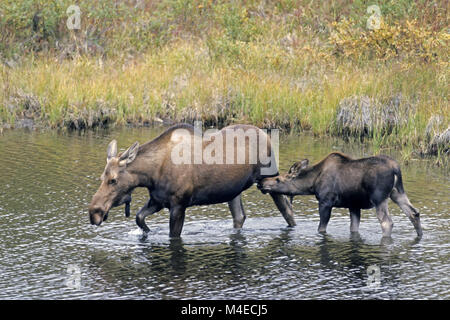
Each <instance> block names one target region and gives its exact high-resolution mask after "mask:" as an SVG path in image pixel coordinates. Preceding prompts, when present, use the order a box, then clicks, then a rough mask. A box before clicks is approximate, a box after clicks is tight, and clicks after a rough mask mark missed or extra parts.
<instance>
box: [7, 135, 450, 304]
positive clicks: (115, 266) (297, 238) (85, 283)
mask: <svg viewBox="0 0 450 320" xmlns="http://www.w3.org/2000/svg"><path fill="white" fill-rule="evenodd" d="M162 130H163V129H162V128H154V129H149V128H141V129H130V128H125V129H115V130H109V131H97V132H92V131H91V132H86V133H65V134H58V133H55V132H41V133H36V132H27V131H22V130H15V131H6V132H4V133H3V135H0V154H1V157H0V170H1V179H0V298H1V299H79V298H82V299H192V298H193V299H374V298H375V299H449V298H450V286H449V276H448V275H449V274H450V264H449V254H450V250H449V249H450V246H449V240H450V237H449V224H450V211H449V204H450V203H449V197H448V195H449V191H450V190H449V186H450V184H449V182H450V181H449V175H448V170H447V169H441V168H436V167H433V166H431V165H430V162H429V161H427V160H413V161H411V163H410V164H409V165H407V166H406V165H403V166H402V170H403V179H404V185H405V189H406V192H407V194H408V196H409V198H410V200H411V202H412V203H413V204H414V206H415V207H417V208H418V209H419V210H420V212H421V214H422V217H421V219H422V226H423V229H424V236H423V238H422V239H420V240H419V239H417V238H416V233H415V230H414V228H413V226H412V225H411V223H410V222H409V220H408V219H407V218H406V216H405V215H404V214H403V212H401V210H400V209H399V208H398V207H396V206H395V204H394V203H393V202H390V204H389V207H390V213H391V216H392V219H393V221H394V230H393V234H392V239H390V240H386V239H382V237H381V228H380V226H379V223H378V220H377V218H376V216H375V213H374V211H373V210H364V211H363V212H362V217H361V227H360V232H359V234H357V235H351V234H350V231H349V228H350V219H349V214H348V212H347V211H346V210H344V209H334V210H333V214H332V217H331V221H330V223H329V226H328V229H327V234H325V235H321V234H318V233H317V231H316V230H317V226H318V223H319V216H318V212H317V201H316V200H315V198H314V197H309V196H304V197H296V198H295V201H294V209H295V212H296V222H297V226H296V227H295V228H288V227H286V223H285V221H284V219H283V218H282V217H281V215H280V213H279V212H278V211H277V209H276V207H275V205H274V204H273V203H272V201H271V199H270V197H269V196H268V195H262V194H261V193H260V192H259V191H258V190H257V189H256V187H255V186H254V187H252V188H251V189H249V190H247V191H245V192H244V195H243V202H244V207H245V210H246V213H247V220H246V222H245V224H244V228H243V229H241V230H234V229H233V228H232V220H231V214H230V213H229V211H228V207H227V205H226V204H222V205H214V206H202V207H193V208H189V209H188V210H187V213H186V222H185V227H184V229H183V233H182V237H181V239H170V238H169V236H168V234H169V227H168V221H169V218H168V211H167V210H163V211H161V212H159V213H157V214H155V215H153V216H152V217H149V218H147V220H146V221H147V224H148V225H149V227H150V229H151V232H150V233H149V234H148V236H147V237H143V235H142V233H141V231H140V230H139V229H138V228H137V226H136V224H135V221H134V213H135V212H137V210H138V209H139V208H140V207H141V206H142V205H144V203H145V202H146V200H147V198H148V194H147V191H146V190H136V191H135V192H134V194H133V202H132V207H131V208H132V215H131V217H130V218H128V219H127V218H125V216H124V213H123V207H120V208H115V209H113V210H111V212H110V214H109V218H108V220H107V221H106V222H104V223H103V224H102V225H101V226H100V227H95V226H92V225H90V223H89V219H88V214H87V205H88V204H89V202H90V200H91V197H92V195H93V194H94V193H95V191H96V190H97V188H98V186H99V184H100V181H99V176H100V174H101V173H102V171H103V168H104V165H105V158H106V146H107V145H108V142H109V141H110V140H112V139H113V138H114V139H117V140H118V143H119V148H122V149H124V148H126V147H128V146H129V145H131V144H132V143H133V142H134V141H139V142H140V143H144V142H146V141H148V140H149V139H151V138H153V137H155V136H157V135H158V134H159V133H160V132H162ZM330 151H343V152H345V153H348V154H351V155H353V156H354V157H362V156H367V155H370V154H371V152H372V151H371V148H370V147H368V146H365V145H360V144H355V143H345V142H343V141H341V140H336V139H323V138H314V137H311V136H307V135H282V136H281V137H280V169H281V170H280V171H282V172H284V171H286V170H287V169H288V168H289V166H290V165H291V164H292V163H293V162H294V161H298V160H300V159H303V158H309V159H310V161H311V162H315V161H318V160H320V159H321V158H323V157H324V156H325V155H327V154H328V153H329V152H330ZM384 151H385V152H384V153H386V154H390V155H392V156H394V157H396V158H399V155H398V154H396V153H395V151H392V150H384ZM373 268H375V269H377V268H378V270H379V278H374V277H375V276H376V275H369V274H368V270H369V271H370V270H372V269H373ZM369 273H370V272H369ZM374 279H375V280H377V279H379V282H377V281H375V282H374V281H373V280H374Z"/></svg>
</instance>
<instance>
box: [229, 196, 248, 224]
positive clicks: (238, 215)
mask: <svg viewBox="0 0 450 320" xmlns="http://www.w3.org/2000/svg"><path fill="white" fill-rule="evenodd" d="M228 207H229V208H230V211H231V215H232V216H233V227H234V228H237V229H240V228H242V225H243V224H244V221H245V218H246V216H245V212H244V206H243V205H242V198H241V195H238V196H237V197H236V198H234V199H233V200H231V201H228Z"/></svg>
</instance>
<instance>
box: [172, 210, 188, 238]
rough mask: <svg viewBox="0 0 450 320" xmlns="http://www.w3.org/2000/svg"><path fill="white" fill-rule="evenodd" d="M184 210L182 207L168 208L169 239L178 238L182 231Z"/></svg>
mask: <svg viewBox="0 0 450 320" xmlns="http://www.w3.org/2000/svg"><path fill="white" fill-rule="evenodd" d="M185 211H186V208H185V207H182V206H179V205H178V206H173V207H171V208H170V222H169V228H170V234H169V236H170V237H171V238H178V237H179V236H180V235H181V230H183V224H184V216H185Z"/></svg>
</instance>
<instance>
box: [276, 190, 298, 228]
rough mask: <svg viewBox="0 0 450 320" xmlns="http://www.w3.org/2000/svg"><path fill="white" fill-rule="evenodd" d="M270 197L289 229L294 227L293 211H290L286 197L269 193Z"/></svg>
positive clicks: (290, 207)
mask: <svg viewBox="0 0 450 320" xmlns="http://www.w3.org/2000/svg"><path fill="white" fill-rule="evenodd" d="M270 196H271V197H272V199H273V201H274V202H275V205H276V206H277V208H278V210H280V212H281V214H282V215H283V218H284V220H286V222H287V224H288V226H289V227H293V226H295V225H296V223H295V220H294V210H292V206H291V204H290V202H289V200H288V199H287V197H286V196H284V195H282V194H276V193H270Z"/></svg>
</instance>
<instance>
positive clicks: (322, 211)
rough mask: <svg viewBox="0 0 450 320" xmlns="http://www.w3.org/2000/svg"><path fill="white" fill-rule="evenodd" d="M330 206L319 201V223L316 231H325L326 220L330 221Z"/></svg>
mask: <svg viewBox="0 0 450 320" xmlns="http://www.w3.org/2000/svg"><path fill="white" fill-rule="evenodd" d="M331 209H332V207H331V206H330V205H327V204H323V203H320V202H319V216H320V223H319V229H318V231H319V232H321V233H325V232H326V231H327V225H328V221H330V217H331Z"/></svg>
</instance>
